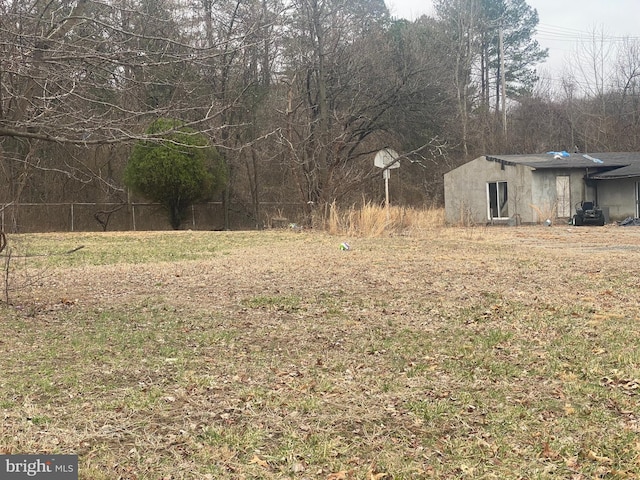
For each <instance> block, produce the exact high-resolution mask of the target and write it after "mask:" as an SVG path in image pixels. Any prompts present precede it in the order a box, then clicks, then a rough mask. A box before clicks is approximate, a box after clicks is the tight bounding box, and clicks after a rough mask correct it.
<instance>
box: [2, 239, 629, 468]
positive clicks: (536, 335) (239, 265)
mask: <svg viewBox="0 0 640 480" xmlns="http://www.w3.org/2000/svg"><path fill="white" fill-rule="evenodd" d="M412 232H413V233H412V235H411V236H409V235H405V236H398V235H396V236H390V237H384V238H364V237H362V236H360V232H359V231H355V232H352V233H353V235H352V236H351V235H349V231H348V230H347V231H346V232H341V234H340V235H339V236H331V235H325V234H319V233H304V232H303V233H294V232H287V231H273V232H251V233H233V232H167V233H139V234H134V233H119V234H118V233H113V234H111V233H107V234H99V235H98V234H76V235H71V234H55V235H54V234H49V235H30V236H24V237H20V238H18V239H13V240H14V241H18V240H19V241H20V242H21V244H22V245H23V247H24V248H28V249H29V250H30V251H32V252H43V251H48V252H53V251H66V250H69V249H71V248H73V247H75V246H77V245H80V244H83V245H85V248H84V249H82V250H80V251H78V252H77V253H76V254H74V255H73V256H64V257H60V256H54V257H46V258H44V259H38V258H32V259H30V260H29V263H28V264H27V265H26V266H20V269H18V270H16V271H15V272H13V274H14V275H15V278H16V281H17V280H19V277H20V275H27V274H29V275H30V277H29V278H40V279H41V280H40V281H39V282H34V283H32V284H30V285H28V286H24V287H23V288H21V289H20V290H19V291H14V292H13V293H12V295H13V305H12V306H10V307H3V310H2V321H1V322H0V365H2V370H3V374H2V377H1V379H0V412H1V414H2V416H3V421H2V422H1V423H0V452H3V453H43V452H52V453H77V454H78V455H79V457H80V468H81V470H80V478H82V479H87V480H88V479H91V480H95V479H117V478H122V479H162V478H171V479H218V478H230V479H231V478H233V479H236V478H265V479H271V478H273V479H276V478H309V479H316V478H317V479H332V480H337V479H339V478H344V479H366V480H372V479H379V480H380V479H382V478H396V479H402V478H407V479H408V478H576V479H587V478H603V477H606V478H638V475H639V472H640V460H639V459H640V446H639V445H638V441H637V435H638V431H639V430H640V420H639V419H640V410H639V408H638V398H639V397H638V392H639V390H638V388H637V385H638V379H639V378H640V353H638V348H637V345H638V338H637V333H636V332H637V325H636V324H637V318H638V317H639V316H640V315H639V314H640V309H639V307H638V303H637V298H638V296H639V294H640V282H639V281H638V277H637V275H636V273H635V271H634V270H633V269H631V268H629V266H630V265H635V264H637V263H638V260H640V235H638V231H637V230H636V229H633V228H632V227H630V228H629V229H625V228H616V227H604V228H598V227H593V228H589V227H583V228H566V227H551V228H545V227H520V228H484V229H482V230H477V229H476V230H474V229H462V228H455V229H453V228H451V229H450V228H439V229H419V228H414V229H413V230H412ZM9 240H10V242H11V241H12V239H9ZM342 241H349V243H350V244H351V247H352V248H351V250H349V251H341V250H340V249H339V245H340V242H342ZM36 262H39V263H36ZM29 269H32V270H31V271H27V270H29ZM36 273H38V275H36ZM40 274H42V275H40Z"/></svg>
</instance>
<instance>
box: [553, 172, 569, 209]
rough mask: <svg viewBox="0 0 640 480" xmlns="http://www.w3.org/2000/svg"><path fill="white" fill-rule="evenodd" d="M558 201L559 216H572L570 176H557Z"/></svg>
mask: <svg viewBox="0 0 640 480" xmlns="http://www.w3.org/2000/svg"><path fill="white" fill-rule="evenodd" d="M556 201H557V209H558V211H557V213H556V215H557V217H558V218H565V217H570V216H571V189H570V188H569V176H568V175H559V176H557V177H556Z"/></svg>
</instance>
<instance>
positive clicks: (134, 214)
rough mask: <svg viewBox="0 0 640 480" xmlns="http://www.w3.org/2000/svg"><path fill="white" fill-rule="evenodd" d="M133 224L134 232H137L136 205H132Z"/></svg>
mask: <svg viewBox="0 0 640 480" xmlns="http://www.w3.org/2000/svg"><path fill="white" fill-rule="evenodd" d="M131 222H132V223H133V231H134V232H135V231H136V206H135V204H134V203H132V204H131Z"/></svg>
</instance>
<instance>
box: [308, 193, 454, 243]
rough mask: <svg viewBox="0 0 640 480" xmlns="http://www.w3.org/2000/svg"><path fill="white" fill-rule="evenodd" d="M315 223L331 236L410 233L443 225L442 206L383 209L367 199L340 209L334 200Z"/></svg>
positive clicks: (371, 235)
mask: <svg viewBox="0 0 640 480" xmlns="http://www.w3.org/2000/svg"><path fill="white" fill-rule="evenodd" d="M319 223H320V224H321V225H322V228H323V229H324V230H325V231H326V232H327V233H329V234H331V235H349V236H355V237H382V236H386V235H414V234H419V233H420V232H421V231H431V230H433V229H435V228H440V227H444V225H445V221H444V209H442V208H422V209H419V208H413V207H395V206H391V207H389V208H385V207H384V206H383V205H376V204H373V203H371V202H363V204H362V205H361V206H355V205H354V206H352V207H350V208H341V207H339V206H337V205H336V204H335V202H334V203H332V204H331V205H329V207H328V209H327V210H325V213H324V218H322V219H320V222H319Z"/></svg>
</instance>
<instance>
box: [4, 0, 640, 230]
mask: <svg viewBox="0 0 640 480" xmlns="http://www.w3.org/2000/svg"><path fill="white" fill-rule="evenodd" d="M435 4H436V15H435V16H434V18H430V17H426V16H425V17H422V18H420V19H418V20H416V21H414V22H409V21H406V20H397V19H393V18H392V17H391V16H390V14H389V11H388V9H387V8H386V6H385V4H384V2H383V0H102V1H95V0H30V1H28V2H25V1H22V0H0V9H1V10H0V49H1V50H2V53H1V55H0V149H1V150H0V159H1V165H2V169H1V171H0V176H1V177H2V180H1V183H0V185H1V190H0V201H1V202H2V203H4V204H6V203H10V202H15V203H19V202H61V201H85V202H115V203H118V202H123V203H124V202H126V201H127V200H128V192H127V191H126V189H125V187H124V184H123V180H122V173H123V170H124V167H125V165H126V162H127V159H128V157H129V154H130V152H131V149H132V146H133V144H134V143H135V141H137V140H139V139H141V138H143V137H145V133H144V132H145V131H146V129H147V127H148V126H149V125H150V124H151V122H153V121H154V120H156V119H158V118H162V117H167V118H177V119H180V120H181V121H183V122H184V123H185V124H186V125H188V126H189V127H190V128H192V129H194V130H195V131H197V132H200V133H203V134H205V135H206V136H207V137H208V138H209V139H210V141H211V143H212V144H213V145H215V146H216V148H217V149H218V151H219V152H220V153H221V154H222V155H223V157H224V159H225V161H226V163H227V166H228V169H229V177H228V183H227V185H226V188H225V189H224V193H223V195H222V200H223V202H224V204H225V205H227V208H231V206H232V205H233V208H241V209H242V210H243V211H244V213H246V215H247V216H248V217H251V218H254V219H255V220H256V223H259V219H260V217H261V215H262V213H261V211H260V203H261V202H292V201H295V202H300V204H301V205H305V206H306V207H305V208H306V210H307V213H308V214H310V213H311V212H312V211H313V210H314V209H316V208H319V207H322V206H323V205H326V204H327V203H331V202H334V201H335V202H337V203H339V204H346V205H351V204H353V203H354V202H360V201H362V199H363V198H364V199H366V200H370V201H373V202H379V201H381V200H382V199H383V198H384V188H383V184H382V182H381V173H380V170H379V169H377V168H375V167H374V166H373V157H374V155H375V152H377V151H378V150H380V149H382V148H385V147H391V148H394V149H395V150H396V151H398V152H400V153H401V154H403V155H404V157H403V158H402V159H401V164H402V168H400V169H397V170H394V173H393V175H394V176H395V179H394V181H395V182H396V184H397V186H398V188H396V190H395V191H394V199H393V200H394V201H395V202H396V203H402V204H408V205H414V206H420V205H434V204H435V205H438V204H441V203H442V193H441V192H442V174H443V173H444V172H446V171H448V170H450V169H451V168H452V167H454V166H456V165H459V164H461V163H463V162H464V161H466V160H468V159H471V158H474V157H476V156H478V155H482V154H485V153H494V154H498V153H503V154H504V153H531V152H541V151H546V150H549V149H553V150H559V149H573V148H574V147H575V146H577V147H578V148H580V149H582V150H583V151H634V150H638V149H639V148H640V145H639V143H640V138H639V137H640V128H639V125H638V123H639V122H640V92H639V91H638V89H639V86H638V75H640V45H639V44H638V42H637V40H632V39H627V40H626V41H624V42H621V43H619V44H617V50H616V52H614V54H615V55H616V56H617V59H616V61H615V62H614V63H612V64H613V65H614V67H612V68H610V69H606V70H602V69H601V70H598V68H597V67H596V68H592V69H589V68H587V67H584V66H583V67H581V68H580V69H576V70H575V72H576V73H575V74H573V75H567V77H566V78H563V79H554V80H553V83H549V82H547V83H544V82H540V81H539V79H538V76H537V74H536V66H537V65H538V64H539V63H540V62H541V61H542V60H544V58H545V57H546V52H545V51H544V50H542V49H541V48H540V46H539V45H538V44H537V42H536V41H535V39H534V35H535V28H536V25H537V23H538V17H537V13H536V12H535V10H533V9H532V8H531V7H530V6H528V5H527V3H526V2H525V1H524V0H454V1H451V0H437V1H436V2H435ZM593 45H595V47H594V48H592V49H591V50H589V52H588V54H587V57H588V58H582V59H581V63H580V64H579V65H580V66H582V65H604V64H605V63H604V62H601V63H598V61H597V60H598V59H599V58H600V56H602V55H604V46H602V45H600V48H599V47H598V45H597V43H594V44H593ZM502 80H504V82H503V81H502ZM505 100H506V101H505ZM505 120H506V122H505ZM392 178H393V177H392ZM12 211H16V212H19V210H15V209H14V210H12Z"/></svg>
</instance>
